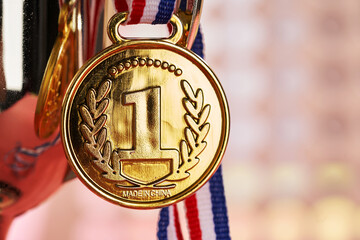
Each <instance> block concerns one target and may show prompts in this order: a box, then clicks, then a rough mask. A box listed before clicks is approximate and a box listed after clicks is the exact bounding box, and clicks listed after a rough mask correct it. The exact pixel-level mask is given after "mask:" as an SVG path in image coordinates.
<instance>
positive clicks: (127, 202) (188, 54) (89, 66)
mask: <svg viewBox="0 0 360 240" xmlns="http://www.w3.org/2000/svg"><path fill="white" fill-rule="evenodd" d="M145 46H149V47H145ZM156 46H157V47H162V48H163V49H166V50H169V51H172V52H176V53H177V54H179V55H181V56H182V57H184V58H186V59H188V60H189V61H190V59H194V60H195V61H196V62H197V63H198V64H199V66H201V71H202V72H203V73H204V75H205V76H207V79H208V80H209V79H210V78H211V79H212V80H209V81H210V82H211V81H212V83H211V85H213V83H214V84H215V86H216V87H217V89H215V88H214V87H213V88H214V91H215V92H218V93H219V95H218V94H217V95H218V96H219V98H218V99H221V101H219V102H220V103H221V102H222V103H223V106H221V107H224V109H223V110H222V112H223V113H222V115H223V116H222V119H223V125H224V131H223V132H222V136H220V137H219V142H220V144H219V145H218V148H217V150H216V152H215V155H214V156H215V157H214V158H213V159H212V162H214V163H213V164H210V166H209V168H207V169H205V171H204V173H202V174H201V176H200V177H199V178H198V179H196V180H195V181H194V182H193V183H192V184H190V185H189V186H188V187H186V188H185V189H184V190H182V191H181V192H179V193H177V194H175V195H173V196H171V197H169V198H164V199H160V200H155V201H135V200H131V199H124V198H121V197H118V196H116V194H114V193H112V192H111V191H109V190H107V189H105V188H103V187H102V186H100V185H98V184H97V182H95V181H94V180H92V178H91V177H90V176H89V175H88V174H87V173H86V172H85V171H84V170H83V167H82V165H81V164H79V160H78V159H77V156H76V153H75V151H74V149H73V146H72V144H71V141H69V140H68V139H70V131H69V127H68V125H69V124H70V123H69V121H70V119H71V116H70V111H71V109H72V104H73V100H74V98H75V95H76V92H77V91H78V88H79V86H80V85H81V84H82V83H83V81H84V80H85V79H86V77H87V75H88V74H89V73H90V72H91V71H92V70H94V69H95V68H96V67H97V66H98V65H99V64H100V63H101V62H102V61H104V60H106V59H108V58H110V57H112V56H113V55H115V54H117V53H119V52H122V51H124V50H125V49H127V48H128V49H129V47H131V48H136V47H140V48H141V49H158V48H157V47H156ZM220 105H221V104H220ZM62 106H63V107H62V112H61V116H62V117H61V131H60V133H61V139H62V143H63V148H64V152H65V154H66V157H67V161H68V163H69V165H70V167H71V169H72V170H73V171H74V173H75V174H76V175H77V177H78V178H79V179H80V181H81V182H82V183H83V184H84V185H85V186H86V187H87V188H89V189H90V190H91V191H92V192H94V193H95V194H96V195H98V196H100V197H101V198H103V199H104V200H107V201H109V202H111V203H114V204H117V205H121V206H124V207H128V208H133V209H154V208H161V207H166V206H169V205H171V204H174V203H176V202H179V201H181V200H183V199H185V198H187V197H189V196H190V195H192V194H193V193H194V192H196V191H197V190H199V189H200V188H201V187H202V186H203V185H205V183H206V182H208V181H209V179H210V178H211V177H212V176H213V174H214V173H215V172H216V170H217V169H218V168H219V166H220V164H221V162H222V158H223V156H224V153H225V150H226V147H227V144H228V140H229V132H230V113H229V106H228V102H227V98H226V96H225V93H224V90H223V88H222V86H221V84H220V82H219V80H218V78H217V77H216V75H215V74H214V72H213V71H212V70H211V69H210V67H209V66H208V65H207V64H206V63H205V62H204V61H203V60H202V59H201V58H200V57H199V56H198V55H196V54H195V53H193V52H192V51H189V50H187V49H184V48H182V47H180V46H177V45H175V44H173V43H170V42H167V41H162V40H133V41H128V42H125V43H122V44H113V45H111V46H110V47H107V48H105V49H104V50H102V51H101V52H100V53H98V54H97V55H95V56H94V57H93V58H91V59H89V60H88V61H87V62H86V63H85V64H84V65H83V66H82V67H81V68H80V69H79V70H78V72H77V73H76V75H75V76H74V78H73V79H72V81H71V83H70V84H69V86H68V89H67V91H66V94H65V96H64V99H63V104H62ZM215 158H217V160H216V161H214V159H215Z"/></svg>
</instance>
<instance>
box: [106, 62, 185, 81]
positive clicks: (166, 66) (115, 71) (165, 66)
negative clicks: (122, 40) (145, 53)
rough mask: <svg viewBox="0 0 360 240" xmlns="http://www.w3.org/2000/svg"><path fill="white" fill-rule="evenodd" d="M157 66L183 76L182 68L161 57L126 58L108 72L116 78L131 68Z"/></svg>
mask: <svg viewBox="0 0 360 240" xmlns="http://www.w3.org/2000/svg"><path fill="white" fill-rule="evenodd" d="M144 66H147V67H156V68H160V69H163V70H168V71H169V72H170V73H174V74H175V76H177V77H178V76H181V75H182V73H183V71H182V70H181V69H180V68H176V66H175V65H173V64H169V63H168V62H166V61H163V62H162V61H161V60H159V59H151V58H140V57H138V58H134V59H126V60H123V61H121V62H120V63H118V64H116V66H111V67H110V68H109V69H108V71H107V72H108V74H109V75H110V76H111V77H114V78H116V77H117V76H118V74H120V73H122V72H123V71H124V70H129V69H131V68H135V67H144Z"/></svg>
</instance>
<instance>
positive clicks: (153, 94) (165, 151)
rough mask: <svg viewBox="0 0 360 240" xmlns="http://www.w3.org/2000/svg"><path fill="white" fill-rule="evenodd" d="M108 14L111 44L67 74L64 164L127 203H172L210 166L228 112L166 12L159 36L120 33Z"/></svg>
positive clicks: (222, 140) (222, 141) (221, 147)
mask: <svg viewBox="0 0 360 240" xmlns="http://www.w3.org/2000/svg"><path fill="white" fill-rule="evenodd" d="M125 19H126V13H119V14H117V15H115V16H114V17H113V18H112V20H110V23H109V27H108V31H109V36H110V39H111V40H112V42H113V43H114V44H113V45H112V46H110V47H109V48H106V49H105V50H103V51H102V52H101V53H99V54H98V55H97V56H95V57H94V58H92V59H91V60H90V61H89V62H87V63H86V64H85V65H84V66H83V67H82V68H81V69H80V70H79V72H78V73H77V74H76V76H75V77H74V79H73V81H72V82H71V84H70V87H69V88H68V91H67V93H66V95H65V98H64V103H63V112H62V124H61V128H62V129H61V133H62V140H63V144H64V149H65V152H66V154H67V157H68V160H69V163H70V165H71V167H72V169H73V170H74V172H75V173H76V174H77V175H78V177H79V178H80V180H81V181H82V182H83V183H84V184H85V185H86V186H87V187H89V188H90V189H91V190H92V191H93V192H95V193H96V194H97V195H99V196H101V197H102V198H104V199H106V200H108V201H110V202H113V203H116V204H119V205H122V206H126V207H131V208H157V207H164V206H168V205H170V204H173V203H175V202H177V201H179V200H182V199H184V198H185V197H187V196H189V195H190V194H192V193H194V192H195V191H196V190H197V189H199V188H200V187H201V186H202V185H203V184H205V182H206V181H207V180H209V178H210V177H211V176H212V174H213V173H214V172H215V171H216V169H217V168H218V166H219V164H220V161H221V158H222V156H223V154H224V151H225V147H226V144H227V141H228V134H229V112H228V106H227V102H226V98H225V95H224V92H223V90H222V88H221V86H220V83H219V81H218V80H217V78H216V76H215V75H214V73H213V72H212V71H211V70H210V68H209V67H208V66H207V65H206V64H205V63H204V62H203V61H202V60H201V59H200V58H199V57H198V56H197V55H195V54H194V53H192V52H191V51H189V50H187V49H184V48H183V47H182V46H179V45H177V44H178V43H179V42H181V39H182V38H183V26H182V23H181V21H180V20H179V19H178V18H177V17H176V16H175V15H174V16H173V17H172V19H171V24H172V25H173V34H172V35H171V37H170V38H169V39H164V40H127V39H123V38H121V36H120V35H119V34H118V33H117V29H118V28H117V27H118V25H119V24H120V23H121V22H123V21H125Z"/></svg>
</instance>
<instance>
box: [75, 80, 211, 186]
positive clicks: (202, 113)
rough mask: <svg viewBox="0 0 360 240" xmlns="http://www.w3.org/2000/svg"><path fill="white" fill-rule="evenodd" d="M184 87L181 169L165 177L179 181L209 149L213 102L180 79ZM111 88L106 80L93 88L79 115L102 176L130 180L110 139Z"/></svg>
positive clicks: (91, 152) (81, 128) (185, 176)
mask: <svg viewBox="0 0 360 240" xmlns="http://www.w3.org/2000/svg"><path fill="white" fill-rule="evenodd" d="M181 88H182V90H183V92H184V94H185V98H183V106H184V108H185V110H186V114H185V115H184V119H185V122H186V125H187V127H186V128H185V131H184V133H185V139H183V140H181V142H180V158H181V161H180V163H179V166H178V169H177V171H176V172H175V173H173V174H172V175H170V176H169V177H168V178H167V179H166V180H168V181H178V180H182V179H185V178H187V177H189V176H190V173H189V170H191V169H192V168H194V167H195V166H196V165H197V164H198V163H199V161H200V159H199V155H200V154H201V153H202V152H203V151H204V149H205V148H206V145H207V142H206V141H205V138H206V136H207V134H208V133H209V130H210V123H208V122H207V120H208V117H209V115H210V110H211V108H210V105H209V104H206V105H205V106H204V93H203V91H202V90H201V89H197V90H196V92H194V90H193V89H192V87H191V85H190V84H189V83H188V82H187V81H186V80H182V81H181ZM110 89H111V80H110V79H105V80H104V81H103V82H102V83H101V84H100V86H99V88H98V90H97V91H96V90H95V89H94V88H90V89H89V91H88V93H87V96H86V103H85V104H83V105H82V106H80V115H81V118H82V120H83V122H82V123H81V124H80V132H81V134H82V136H83V137H84V138H85V140H86V142H85V144H84V147H85V149H86V150H87V152H88V153H89V154H90V155H91V156H92V157H93V158H94V159H92V161H93V163H94V164H95V165H96V166H97V167H98V168H99V169H101V170H102V171H103V173H102V175H103V177H105V178H107V179H109V180H113V181H118V182H119V181H127V180H126V179H125V178H124V177H122V176H121V175H120V158H119V156H118V153H117V151H116V150H114V151H112V146H111V143H110V141H109V140H107V129H106V127H105V124H106V121H107V116H106V114H104V112H105V110H106V109H107V107H108V106H109V101H110V100H109V98H107V97H106V96H107V94H108V93H109V92H110Z"/></svg>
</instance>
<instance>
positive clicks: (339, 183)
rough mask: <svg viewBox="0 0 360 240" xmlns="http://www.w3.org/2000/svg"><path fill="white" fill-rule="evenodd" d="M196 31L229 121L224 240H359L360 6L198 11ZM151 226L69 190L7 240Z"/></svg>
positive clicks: (148, 230)
mask: <svg viewBox="0 0 360 240" xmlns="http://www.w3.org/2000/svg"><path fill="white" fill-rule="evenodd" d="M201 21H202V31H203V33H204V39H205V47H206V48H205V58H206V61H207V62H208V64H209V65H210V66H211V67H212V68H213V70H214V71H215V72H216V74H217V75H218V77H219V79H220V81H221V83H222V85H223V87H224V89H225V92H226V93H227V97H228V101H229V105H230V111H231V135H230V142H229V145H228V148H227V152H226V155H225V157H224V159H223V175H224V181H225V191H226V196H227V204H228V210H229V218H230V231H231V235H232V237H233V239H242V240H297V239H299V240H303V239H309V240H311V239H318V240H347V239H360V188H359V187H358V183H359V180H360V177H359V174H357V173H358V172H359V171H360V161H359V158H360V24H359V23H360V2H359V1H357V0H342V1H338V0H317V1H313V0H301V1H300V0H297V1H296V0H292V1H289V0H253V1H249V0H226V1H217V0H204V7H203V14H202V19H201ZM157 217H158V210H148V211H144V210H141V211H137V210H129V209H125V208H120V207H117V206H115V205H112V204H110V203H107V202H105V201H103V200H102V199H100V198H98V197H96V196H95V195H94V194H92V193H91V192H90V191H89V190H88V189H86V188H85V187H84V186H83V185H82V184H81V183H80V182H79V181H78V180H73V181H71V182H68V183H66V184H64V186H63V187H62V188H61V189H60V190H59V191H58V192H57V193H55V194H54V195H53V196H52V197H50V198H49V199H48V200H47V201H46V202H44V203H43V204H42V205H41V206H39V207H37V208H35V209H33V210H30V211H29V212H27V213H26V214H24V215H22V216H20V217H18V218H17V219H16V221H15V223H14V224H13V225H12V227H11V229H10V233H9V238H8V239H9V240H20V239H24V236H26V239H30V240H32V239H34V240H35V239H37V240H42V239H51V240H57V239H62V240H64V239H66V240H68V239H70V240H77V239H88V240H92V239H99V235H100V238H101V239H130V240H131V239H134V240H137V239H155V238H156V223H157ZM140 229H141V230H140ZM144 236H145V237H144Z"/></svg>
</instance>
